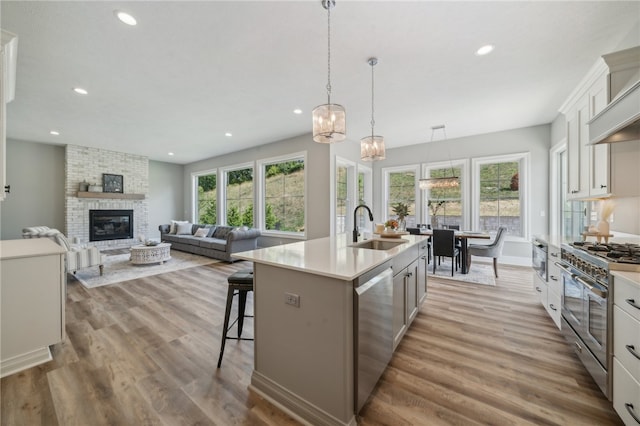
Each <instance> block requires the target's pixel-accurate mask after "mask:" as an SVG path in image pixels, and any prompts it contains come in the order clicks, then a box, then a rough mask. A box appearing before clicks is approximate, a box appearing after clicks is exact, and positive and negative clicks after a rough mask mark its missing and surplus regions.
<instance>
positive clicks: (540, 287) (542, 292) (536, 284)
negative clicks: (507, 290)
mask: <svg viewBox="0 0 640 426" xmlns="http://www.w3.org/2000/svg"><path fill="white" fill-rule="evenodd" d="M533 289H534V290H535V291H536V293H537V294H538V297H540V303H542V306H544V307H545V309H546V307H547V283H546V282H544V281H542V279H540V277H539V276H538V274H536V273H535V272H534V273H533Z"/></svg>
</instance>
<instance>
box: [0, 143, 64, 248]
mask: <svg viewBox="0 0 640 426" xmlns="http://www.w3.org/2000/svg"><path fill="white" fill-rule="evenodd" d="M7 182H8V183H9V184H10V185H11V193H10V194H7V198H6V199H5V200H4V201H2V202H0V239H3V240H13V239H19V238H22V228H25V227H27V226H39V225H42V226H48V227H50V228H56V229H59V230H61V231H63V230H64V146H61V145H45V144H41V143H34V142H25V141H16V140H7Z"/></svg>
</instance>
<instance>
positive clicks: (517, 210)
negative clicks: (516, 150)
mask: <svg viewBox="0 0 640 426" xmlns="http://www.w3.org/2000/svg"><path fill="white" fill-rule="evenodd" d="M528 160H529V156H528V154H515V155H506V156H500V157H491V158H484V159H475V160H473V161H474V176H475V177H476V179H475V181H476V185H475V188H474V189H475V194H474V195H475V196H474V199H475V205H474V208H475V213H474V228H476V229H481V230H484V231H489V232H495V231H497V229H498V227H500V226H506V227H507V235H512V236H518V237H525V238H526V236H527V234H528V231H527V223H526V215H525V212H526V208H525V200H526V197H525V193H526V187H527V179H526V176H527V173H526V170H527V164H528Z"/></svg>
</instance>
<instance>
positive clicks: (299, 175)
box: [262, 158, 305, 232]
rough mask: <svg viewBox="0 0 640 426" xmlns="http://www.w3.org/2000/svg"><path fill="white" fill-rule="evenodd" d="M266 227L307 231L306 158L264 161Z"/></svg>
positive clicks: (290, 230)
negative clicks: (272, 161) (305, 196)
mask: <svg viewBox="0 0 640 426" xmlns="http://www.w3.org/2000/svg"><path fill="white" fill-rule="evenodd" d="M262 167H263V170H262V171H263V176H264V222H265V223H264V229H265V230H267V231H282V232H304V221H305V214H304V188H305V183H304V181H305V174H304V159H303V158H295V159H291V160H287V161H279V162H274V163H264V164H263V165H262Z"/></svg>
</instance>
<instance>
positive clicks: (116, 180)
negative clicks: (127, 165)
mask: <svg viewBox="0 0 640 426" xmlns="http://www.w3.org/2000/svg"><path fill="white" fill-rule="evenodd" d="M102 185H103V186H104V192H118V193H120V194H122V193H123V192H124V184H123V177H122V175H112V174H109V173H103V174H102Z"/></svg>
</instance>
